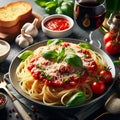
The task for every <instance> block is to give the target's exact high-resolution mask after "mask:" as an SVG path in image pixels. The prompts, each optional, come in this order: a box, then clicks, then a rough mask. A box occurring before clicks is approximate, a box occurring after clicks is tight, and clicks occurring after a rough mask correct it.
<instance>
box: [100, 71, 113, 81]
mask: <svg viewBox="0 0 120 120" xmlns="http://www.w3.org/2000/svg"><path fill="white" fill-rule="evenodd" d="M100 80H102V81H103V82H110V81H111V80H112V73H111V72H110V70H102V71H100Z"/></svg>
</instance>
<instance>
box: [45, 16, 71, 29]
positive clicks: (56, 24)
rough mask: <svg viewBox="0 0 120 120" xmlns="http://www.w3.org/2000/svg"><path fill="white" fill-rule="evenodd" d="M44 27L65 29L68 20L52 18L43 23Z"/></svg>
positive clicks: (67, 26)
mask: <svg viewBox="0 0 120 120" xmlns="http://www.w3.org/2000/svg"><path fill="white" fill-rule="evenodd" d="M45 27H46V28H48V29H50V30H56V31H61V30H66V29H68V28H69V27H70V24H69V21H68V20H67V19H65V18H53V19H50V20H48V21H47V22H46V23H45Z"/></svg>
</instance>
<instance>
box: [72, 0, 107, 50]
mask: <svg viewBox="0 0 120 120" xmlns="http://www.w3.org/2000/svg"><path fill="white" fill-rule="evenodd" d="M105 14H106V0H75V4H74V19H75V21H76V23H77V25H78V26H79V27H80V28H82V29H83V30H85V31H86V32H88V33H89V39H87V41H88V42H89V43H90V44H93V45H95V46H97V47H99V48H101V42H100V40H93V39H92V33H93V31H94V30H96V29H98V28H99V27H100V26H101V25H102V23H103V21H104V19H105Z"/></svg>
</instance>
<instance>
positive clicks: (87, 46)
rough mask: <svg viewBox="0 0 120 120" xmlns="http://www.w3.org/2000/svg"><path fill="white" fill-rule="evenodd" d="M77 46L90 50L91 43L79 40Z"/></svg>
mask: <svg viewBox="0 0 120 120" xmlns="http://www.w3.org/2000/svg"><path fill="white" fill-rule="evenodd" d="M79 46H80V47H82V48H86V49H91V50H92V47H91V45H90V44H88V43H84V42H80V43H79Z"/></svg>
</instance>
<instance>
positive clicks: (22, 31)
mask: <svg viewBox="0 0 120 120" xmlns="http://www.w3.org/2000/svg"><path fill="white" fill-rule="evenodd" d="M21 34H22V36H24V38H25V39H26V40H27V41H28V42H29V44H32V43H33V42H34V40H33V38H32V36H31V35H29V34H26V33H25V30H24V29H21Z"/></svg>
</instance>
